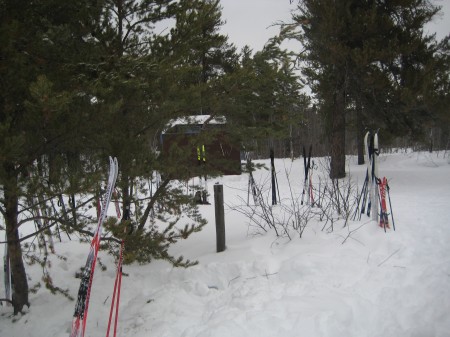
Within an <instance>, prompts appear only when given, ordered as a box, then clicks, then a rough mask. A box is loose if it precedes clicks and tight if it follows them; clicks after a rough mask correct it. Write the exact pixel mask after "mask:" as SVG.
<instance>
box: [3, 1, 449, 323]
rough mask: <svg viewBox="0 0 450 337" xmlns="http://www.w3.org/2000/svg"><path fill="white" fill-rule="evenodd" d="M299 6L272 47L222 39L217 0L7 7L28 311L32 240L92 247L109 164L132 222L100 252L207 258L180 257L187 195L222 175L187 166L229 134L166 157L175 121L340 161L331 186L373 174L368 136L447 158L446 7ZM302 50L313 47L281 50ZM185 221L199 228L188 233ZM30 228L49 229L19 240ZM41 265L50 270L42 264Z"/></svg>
mask: <svg viewBox="0 0 450 337" xmlns="http://www.w3.org/2000/svg"><path fill="white" fill-rule="evenodd" d="M283 1H289V0H283ZM293 1H296V2H298V6H297V10H296V11H295V12H294V13H293V16H292V20H291V21H290V22H284V23H280V24H279V34H278V35H277V36H274V37H273V38H271V39H270V40H268V41H267V43H266V45H265V46H264V48H263V49H262V50H252V49H251V48H250V47H244V48H243V49H242V50H237V48H236V47H235V46H234V45H233V43H232V42H230V41H229V39H228V37H227V36H226V35H223V34H221V33H220V27H221V26H222V25H224V24H225V22H224V21H223V19H222V16H221V9H222V8H221V4H220V1H219V0H73V1H67V2H65V1H59V0H39V1H11V0H0V89H1V90H0V190H1V192H0V213H1V216H2V218H3V219H2V220H3V221H2V223H3V224H4V226H3V225H2V227H1V228H0V230H1V231H3V232H4V233H5V241H3V242H1V244H2V245H4V246H5V247H6V249H7V251H8V255H9V257H10V260H11V275H12V278H13V280H14V293H13V298H12V300H10V301H11V302H12V304H13V308H14V313H16V314H17V313H20V312H21V311H22V310H23V308H24V307H25V306H29V305H30V303H29V298H28V295H29V292H30V289H29V285H28V282H27V276H26V264H25V263H24V259H23V250H24V249H27V250H28V251H29V250H30V247H29V245H30V243H29V239H30V238H33V237H36V238H38V239H37V240H36V243H34V242H35V241H33V244H35V245H39V246H41V247H44V246H45V247H47V248H48V253H50V251H51V246H52V244H51V241H52V240H53V239H57V237H58V236H61V235H63V236H67V237H70V236H73V235H74V233H76V235H78V236H80V237H81V238H82V240H85V241H86V242H89V241H90V240H91V239H92V236H93V235H94V233H93V230H92V225H93V224H95V223H96V216H95V211H94V212H92V210H93V209H95V208H96V207H97V204H98V200H100V199H101V197H102V194H103V193H104V186H103V183H104V180H105V178H104V177H105V175H106V174H107V171H108V160H107V159H108V156H112V157H116V158H117V160H118V162H119V175H118V178H117V184H116V185H117V189H116V192H115V193H116V195H117V196H116V198H117V199H120V203H119V206H120V208H121V212H122V214H123V217H122V220H121V221H120V222H117V223H116V220H114V219H108V221H107V222H106V223H105V228H106V232H105V234H104V238H102V248H103V249H111V247H112V246H113V245H117V243H118V242H120V240H121V239H123V238H124V237H126V238H127V247H126V250H125V253H124V254H125V255H124V263H131V262H135V261H137V262H139V263H148V262H150V261H152V260H154V259H163V260H167V261H169V262H170V263H172V264H173V265H174V266H181V267H188V266H191V265H193V264H195V261H194V262H192V261H189V260H187V259H184V258H183V257H182V256H180V257H176V256H172V255H171V254H170V253H169V250H168V248H169V246H170V245H172V244H174V243H176V242H177V241H179V240H184V239H187V238H188V237H189V236H190V234H192V233H195V232H197V231H200V230H201V229H202V227H203V226H204V224H205V221H204V219H202V217H201V216H200V215H199V213H198V210H197V206H196V204H195V202H194V200H193V196H191V195H186V193H185V190H184V189H183V188H182V187H180V186H182V185H183V183H182V182H183V181H185V180H187V179H189V178H190V177H192V176H199V175H206V174H207V175H208V176H214V175H219V174H220V171H218V170H217V168H214V167H211V168H207V169H206V172H205V167H200V166H199V167H195V165H194V167H190V170H187V169H186V167H185V165H183V164H182V163H183V162H187V161H188V160H189V158H190V157H192V156H193V155H194V156H195V155H196V153H195V148H196V147H197V146H198V143H199V142H201V144H206V146H208V143H212V142H213V141H214V138H215V137H217V133H216V131H214V130H211V131H210V132H208V130H206V131H205V132H202V133H201V134H200V135H199V136H198V138H196V139H195V140H192V141H191V143H189V144H188V146H189V147H190V148H191V149H192V150H193V151H192V152H191V151H186V150H185V148H184V147H180V146H172V147H171V148H170V149H169V150H168V151H164V152H162V151H161V150H162V149H161V144H160V138H161V134H162V132H163V131H164V130H165V129H166V128H167V126H168V125H169V124H170V123H171V121H173V120H176V119H179V118H183V117H186V116H194V115H209V116H211V118H216V117H225V118H226V121H227V123H226V126H225V127H224V128H225V131H226V135H227V139H228V142H229V143H230V144H235V146H237V147H239V148H240V151H241V153H242V154H243V153H251V154H252V156H253V158H256V159H258V158H267V157H268V156H269V153H270V149H272V150H273V149H274V150H275V155H276V156H277V157H280V158H288V157H291V158H294V157H299V156H301V155H302V153H301V148H302V146H309V145H311V144H312V145H313V148H314V154H315V155H321V156H329V158H330V172H329V175H330V178H331V179H340V178H344V177H345V175H346V171H345V168H346V165H345V158H346V157H345V155H346V154H357V155H358V161H359V164H363V163H364V156H363V137H364V134H365V132H366V131H367V130H379V132H380V133H382V134H383V140H384V144H383V146H386V147H416V148H421V149H426V150H429V151H434V150H442V149H448V148H449V146H450V143H449V141H450V111H449V110H448V107H449V106H450V99H449V97H450V96H449V93H450V35H448V36H447V37H446V38H444V39H442V40H437V39H436V37H435V36H434V35H427V34H425V32H424V25H425V24H426V23H428V22H430V21H431V20H432V19H433V18H434V17H435V15H437V14H438V13H439V10H440V8H439V7H437V6H434V5H433V4H432V3H431V2H430V1H427V0H402V1H400V0H393V1H388V0H384V1H383V0H382V1H374V0H364V1H361V0H345V1H339V2H337V1H332V0H326V1H319V0H298V1H297V0H293ZM275 20H276V18H274V21H275ZM249 24H251V22H249ZM161 25H167V27H168V28H167V29H164V30H162V31H161V30H157V29H156V28H155V27H156V26H159V27H160V26H161ZM287 39H291V40H296V41H298V42H299V43H300V44H301V46H302V49H301V51H300V52H292V51H290V50H286V49H283V48H282V42H283V41H285V40H287ZM306 87H308V88H309V89H310V91H305V90H304V89H305V88H306ZM306 92H310V94H306ZM193 153H194V154H193ZM224 165H226V164H224ZM175 178H176V179H175ZM156 179H158V183H157V184H153V182H154V181H155V180H156ZM149 181H150V182H151V183H150V184H149V183H147V182H149ZM153 186H155V188H154V190H153V189H152V187H153ZM180 214H188V215H189V216H190V219H191V220H192V221H191V222H189V223H186V224H180V223H178V221H179V219H180V217H179V215H180ZM155 219H157V220H158V222H159V223H161V222H162V223H165V224H166V227H165V228H164V229H161V228H159V227H158V226H157V225H155V221H156V220H155ZM30 224H31V225H33V224H35V225H36V227H35V228H36V230H35V231H33V232H32V233H31V234H27V235H21V234H20V233H21V229H22V228H23V227H25V226H27V225H30ZM27 240H28V241H27ZM47 248H46V249H47ZM33 263H39V264H41V265H42V266H43V269H44V270H45V264H46V261H45V257H44V259H40V258H37V257H36V258H35V259H34V260H33ZM44 274H45V271H44ZM43 280H44V282H45V283H46V287H47V288H49V289H51V290H52V291H54V292H61V293H64V291H63V290H62V289H60V288H59V287H58V286H57V285H55V284H53V282H52V279H51V277H44V278H43Z"/></svg>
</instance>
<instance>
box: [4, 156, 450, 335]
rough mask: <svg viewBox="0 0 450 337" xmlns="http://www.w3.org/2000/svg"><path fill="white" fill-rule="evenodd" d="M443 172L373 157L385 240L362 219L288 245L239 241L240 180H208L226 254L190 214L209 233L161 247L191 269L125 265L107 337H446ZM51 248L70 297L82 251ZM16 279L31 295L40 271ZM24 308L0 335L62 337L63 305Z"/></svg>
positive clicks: (103, 300) (449, 306)
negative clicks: (25, 280) (219, 205)
mask: <svg viewBox="0 0 450 337" xmlns="http://www.w3.org/2000/svg"><path fill="white" fill-rule="evenodd" d="M317 161H319V160H317ZM263 162H265V163H267V164H268V163H269V161H263ZM349 162H350V165H349V175H350V177H351V179H352V181H357V182H358V183H359V185H361V184H362V182H363V180H364V174H365V166H357V165H355V164H354V162H355V160H354V158H350V160H349ZM449 164H450V163H449V157H448V154H447V156H446V157H445V158H444V155H443V153H442V152H441V153H440V154H439V156H437V155H436V154H427V153H408V154H382V155H381V156H380V161H379V170H380V175H383V176H386V177H387V178H388V179H389V185H390V187H391V199H392V203H393V211H394V216H395V225H396V229H397V230H396V231H395V232H394V231H393V230H388V232H387V233H384V231H383V230H382V229H381V228H379V227H378V226H377V225H376V224H375V223H374V222H370V221H369V219H368V218H367V217H363V219H362V221H360V222H350V225H349V227H346V228H341V227H342V226H341V225H342V223H339V224H336V225H335V230H334V231H333V232H332V233H326V232H325V231H322V230H321V229H322V227H323V223H319V222H313V223H311V224H310V225H309V226H308V227H307V229H306V231H305V232H304V235H303V237H302V238H301V239H299V238H298V237H295V236H294V238H293V240H292V241H287V240H286V239H276V237H275V236H274V235H273V234H272V233H270V234H266V235H264V236H248V235H247V233H248V232H249V229H248V225H247V219H245V218H244V217H243V216H242V215H240V214H239V213H238V212H236V211H234V210H233V209H232V208H233V207H235V205H238V204H241V203H242V200H246V198H247V179H248V176H247V175H246V174H242V175H241V176H231V177H223V178H217V179H213V180H212V181H211V183H209V188H210V193H211V194H212V193H213V192H212V185H213V183H215V182H216V181H218V182H221V183H223V184H224V193H225V202H226V204H227V205H226V210H225V212H226V219H225V221H226V232H227V250H226V251H225V252H223V253H220V254H216V253H215V228H214V207H213V206H200V209H201V212H202V214H204V216H205V217H206V218H207V219H208V220H209V224H208V225H207V226H206V228H205V229H204V230H203V231H202V232H200V233H198V234H194V235H193V236H192V238H190V239H189V240H187V241H186V242H182V243H180V244H178V245H176V246H175V247H173V248H172V252H173V253H174V254H182V255H184V256H185V257H186V258H189V259H194V260H195V259H197V260H198V261H199V265H197V266H194V267H192V268H188V269H174V268H172V267H170V266H169V265H168V264H167V263H165V262H161V261H155V262H153V263H151V264H150V265H145V266H139V265H131V266H124V272H125V273H126V274H127V275H125V276H124V277H123V280H122V293H121V302H120V318H119V331H118V335H119V336H135V337H147V336H159V337H169V336H170V337H176V336H180V337H194V336H196V337H212V336H214V337H222V336H223V337H225V336H227V337H228V336H258V337H263V336H267V337H269V336H313V337H314V336H327V337H334V336H336V337H337V336H368V337H376V336H383V337H391V336H392V337H399V336H405V337H406V336H408V337H410V336H413V337H427V336H438V337H444V336H450V316H449V312H450V220H449V219H450V207H449V206H450V165H449ZM275 166H276V169H277V175H278V182H279V187H280V193H281V197H282V199H283V198H285V197H288V196H289V186H288V183H287V180H286V175H285V172H286V171H287V172H290V180H291V184H292V186H291V187H292V188H293V189H294V190H295V191H296V192H295V193H296V194H297V195H299V194H300V193H301V189H302V183H303V159H297V160H295V161H294V163H291V161H290V160H287V159H286V160H281V159H278V160H276V161H275ZM319 167H320V165H319ZM269 174H270V173H269V171H267V170H260V171H258V172H255V180H256V181H257V182H259V183H263V182H266V181H268V177H269ZM317 174H318V172H316V171H315V172H314V176H313V183H314V184H318V179H317ZM267 186H268V185H267ZM268 192H269V191H266V193H268ZM239 197H240V198H242V199H239ZM211 199H212V196H211ZM358 227H360V228H359V229H358ZM353 230H354V231H353ZM350 231H353V232H351V233H350ZM347 236H349V237H348V238H347V240H346V241H345V243H343V241H344V240H345V239H346V237H347ZM56 249H57V252H58V254H61V255H63V256H65V257H67V259H68V260H67V261H63V260H60V259H57V258H56V257H54V256H52V257H51V261H52V267H51V268H50V273H51V275H52V277H53V279H54V283H55V284H56V285H57V286H59V287H61V288H62V289H66V288H68V289H69V290H70V294H71V295H72V296H76V292H77V290H78V286H79V279H74V278H73V275H74V273H75V272H76V271H77V270H78V269H79V268H80V267H81V266H82V265H83V261H84V260H85V258H86V256H87V253H88V250H89V247H88V245H87V244H79V243H77V242H75V241H71V242H69V241H68V240H67V238H65V242H64V244H57V245H56ZM99 257H100V258H101V260H102V262H103V264H105V265H106V266H107V267H108V269H107V270H106V271H100V270H97V271H96V273H95V276H94V282H93V289H92V295H91V300H90V307H89V317H88V322H87V328H86V336H92V337H96V336H105V334H106V326H107V319H108V315H109V306H110V301H111V296H112V290H113V286H114V277H115V265H114V261H113V258H112V257H109V256H107V255H106V253H105V252H99ZM27 272H28V273H29V278H30V280H29V283H30V287H32V286H33V285H34V284H36V283H37V282H38V281H39V280H40V277H41V274H40V273H41V271H40V268H39V267H38V266H31V267H30V266H28V267H27ZM30 300H31V304H32V306H31V308H30V309H29V312H28V313H27V314H26V315H23V316H21V317H17V318H15V319H14V320H15V321H16V322H12V319H11V317H10V313H11V308H8V307H4V306H3V307H0V313H1V315H0V336H2V337H26V336H30V337H31V336H33V337H36V336H48V337H57V336H58V337H59V336H68V335H69V333H70V324H71V320H72V315H73V310H74V306H75V302H74V301H69V300H68V299H66V298H64V297H63V296H60V295H57V296H55V295H51V294H50V293H49V292H48V291H47V290H46V289H43V288H41V289H39V290H38V292H37V293H36V294H30Z"/></svg>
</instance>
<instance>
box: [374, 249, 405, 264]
mask: <svg viewBox="0 0 450 337" xmlns="http://www.w3.org/2000/svg"><path fill="white" fill-rule="evenodd" d="M400 250H401V248H399V249H397V250H396V251H395V252H393V253H392V254H391V255H389V256H388V257H387V258H386V259H385V260H383V261H382V262H381V263H380V264H379V265H378V267H379V266H381V265H382V264H384V263H385V262H386V261H387V260H389V259H390V258H391V257H392V256H394V255H395V254H397V253H398V252H399V251H400Z"/></svg>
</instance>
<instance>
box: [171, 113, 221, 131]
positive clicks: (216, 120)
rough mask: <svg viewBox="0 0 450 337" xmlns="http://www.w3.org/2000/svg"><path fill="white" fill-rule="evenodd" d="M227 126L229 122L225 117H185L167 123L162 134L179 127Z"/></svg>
mask: <svg viewBox="0 0 450 337" xmlns="http://www.w3.org/2000/svg"><path fill="white" fill-rule="evenodd" d="M205 123H206V124H226V123H227V120H226V118H225V116H215V117H212V116H211V115H193V116H183V117H179V118H176V119H172V120H170V121H169V123H167V126H166V128H165V129H164V130H163V131H162V133H166V131H167V130H169V129H170V128H173V127H174V126H177V125H203V124H205Z"/></svg>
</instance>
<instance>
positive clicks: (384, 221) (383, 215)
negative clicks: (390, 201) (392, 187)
mask: <svg viewBox="0 0 450 337" xmlns="http://www.w3.org/2000/svg"><path fill="white" fill-rule="evenodd" d="M377 181H378V188H379V191H380V193H379V197H380V227H383V228H384V231H386V228H390V226H389V218H388V211H387V205H386V185H387V179H386V177H383V179H378V180H377Z"/></svg>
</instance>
